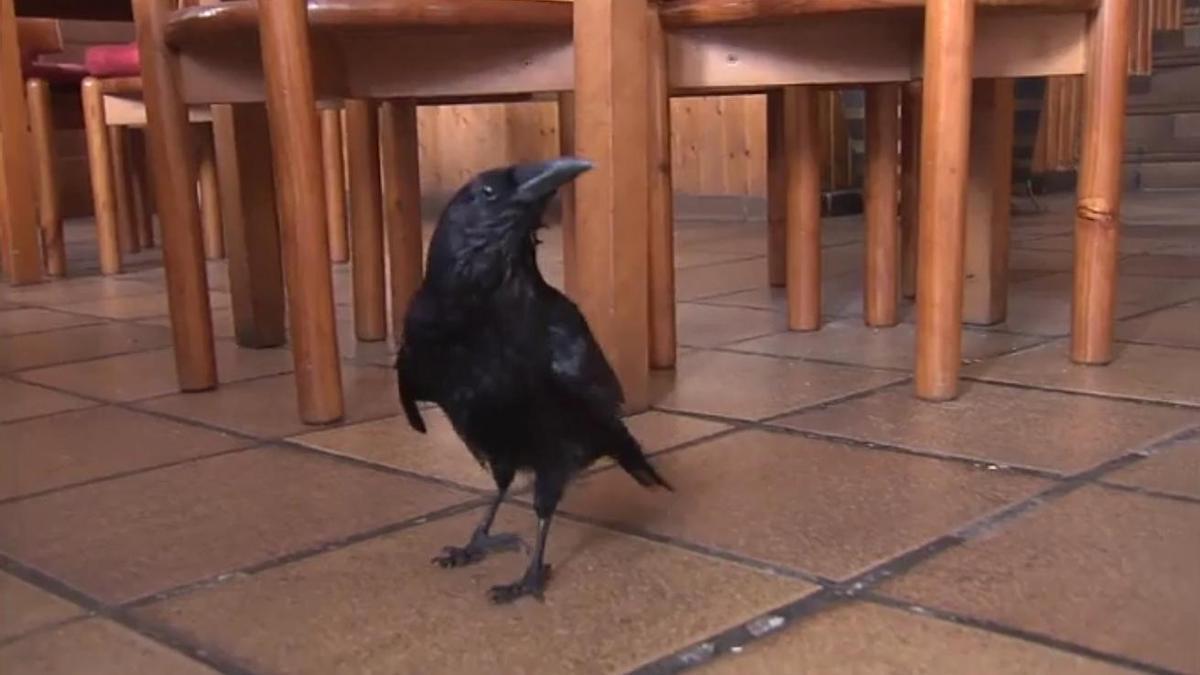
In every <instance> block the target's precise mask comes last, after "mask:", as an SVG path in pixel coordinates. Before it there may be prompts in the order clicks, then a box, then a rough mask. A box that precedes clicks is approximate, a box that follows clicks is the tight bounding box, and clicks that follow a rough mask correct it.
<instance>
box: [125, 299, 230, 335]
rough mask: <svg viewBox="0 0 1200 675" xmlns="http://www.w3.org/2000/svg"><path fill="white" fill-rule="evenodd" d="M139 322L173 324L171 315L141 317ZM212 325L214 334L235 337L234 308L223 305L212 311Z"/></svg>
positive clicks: (156, 324) (153, 324) (151, 324)
mask: <svg viewBox="0 0 1200 675" xmlns="http://www.w3.org/2000/svg"><path fill="white" fill-rule="evenodd" d="M138 323H140V324H145V325H147V326H163V327H166V328H169V327H170V326H171V317H169V316H153V317H150V318H147V319H139V320H138ZM212 327H213V336H214V337H218V338H233V337H235V336H236V335H237V332H236V331H235V330H234V327H233V310H232V309H230V308H229V307H222V308H219V309H214V310H213V311H212Z"/></svg>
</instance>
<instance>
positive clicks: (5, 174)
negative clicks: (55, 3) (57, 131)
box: [0, 0, 42, 284]
mask: <svg viewBox="0 0 1200 675" xmlns="http://www.w3.org/2000/svg"><path fill="white" fill-rule="evenodd" d="M24 88H25V87H24V81H23V80H22V79H21V54H20V52H19V50H18V46H17V22H16V19H15V18H14V11H13V3H12V0H0V258H3V265H2V267H3V269H4V270H5V272H6V273H7V274H8V280H9V282H10V283H13V284H31V283H36V282H39V281H41V280H42V253H41V248H40V247H39V246H38V221H37V205H36V203H35V197H34V191H35V189H36V187H35V182H34V178H33V172H32V171H30V169H31V167H30V166H29V159H30V157H32V154H33V147H32V140H31V139H30V137H29V110H28V107H27V106H26V104H25V96H24V91H23V90H24Z"/></svg>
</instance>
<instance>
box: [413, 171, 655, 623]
mask: <svg viewBox="0 0 1200 675" xmlns="http://www.w3.org/2000/svg"><path fill="white" fill-rule="evenodd" d="M591 166H592V165H591V164H590V163H589V162H587V161H585V160H581V159H576V158H571V157H566V158H560V159H554V160H551V161H547V162H541V163H530V164H520V165H516V166H511V167H508V168H503V169H494V170H491V171H486V172H484V173H482V174H480V175H478V176H476V177H475V178H474V179H473V180H471V182H469V183H467V184H466V185H465V186H463V187H462V188H461V189H460V190H459V191H458V192H457V193H456V194H455V195H454V197H453V199H451V200H450V203H449V204H448V205H447V206H446V209H445V210H444V211H443V212H442V215H441V218H440V219H439V220H438V225H437V229H436V230H435V232H434V234H433V239H432V241H431V242H430V244H429V253H428V258H427V260H426V266H425V279H424V281H423V283H422V285H421V288H420V289H419V290H418V291H417V292H416V294H415V295H414V296H413V299H412V301H411V303H410V304H409V306H408V311H407V314H406V315H405V319H404V335H403V339H402V344H401V347H400V351H399V354H398V355H397V357H396V375H397V380H398V384H399V388H400V401H401V403H402V404H403V407H404V412H405V414H406V415H407V417H408V421H409V424H411V425H412V427H413V428H414V429H416V430H418V431H421V432H424V431H425V423H424V421H423V420H422V419H421V414H420V411H419V410H418V408H417V402H418V401H430V402H433V403H435V404H437V405H438V407H440V408H441V409H442V410H443V411H444V412H445V413H446V417H447V418H448V419H449V420H450V424H451V425H452V426H453V427H454V430H455V432H457V434H458V435H459V437H460V438H462V440H463V442H464V443H465V444H466V446H467V448H468V449H469V450H470V451H471V454H472V455H474V456H475V459H476V460H478V461H479V462H480V463H481V464H483V465H484V466H485V467H487V468H488V469H490V470H491V473H492V477H493V478H494V479H495V481H496V488H497V493H496V497H495V500H494V501H492V502H491V504H490V506H489V507H488V509H487V511H486V512H485V513H484V516H483V520H482V521H481V522H480V523H479V526H478V527H477V528H475V532H474V534H472V535H471V539H470V541H468V542H467V544H466V545H465V546H462V547H457V546H448V547H446V548H445V549H444V550H443V552H442V554H441V555H439V556H437V557H436V558H434V559H433V562H435V563H437V564H439V565H441V566H443V567H459V566H462V565H468V564H471V563H474V562H477V561H479V560H481V559H483V557H484V556H485V555H487V554H488V553H489V552H493V551H499V550H514V549H517V548H520V547H521V546H522V545H521V540H520V539H519V538H518V537H516V536H515V535H512V534H492V533H491V527H492V521H493V520H494V518H495V516H496V509H497V508H499V506H500V502H501V501H503V499H504V495H505V493H506V492H507V491H508V488H509V486H510V485H511V484H512V481H513V478H514V476H515V474H516V472H518V471H532V472H533V474H534V488H533V503H534V510H535V511H536V512H537V519H538V534H537V544H536V546H535V547H534V550H533V553H532V556H531V559H530V562H529V567H528V569H527V570H526V571H525V574H524V576H522V577H521V578H520V579H518V580H517V581H516V582H515V583H512V584H506V585H503V586H496V587H493V588H492V589H491V591H490V597H491V599H492V601H493V602H497V603H504V602H511V601H513V600H515V599H517V598H519V597H521V596H523V595H532V596H534V597H536V598H538V599H541V598H542V591H543V589H544V588H545V585H546V581H547V578H548V576H549V571H550V568H549V566H548V565H545V564H544V563H543V555H544V552H545V548H546V534H547V532H548V531H549V529H550V520H551V518H552V517H553V515H554V511H555V509H556V508H557V506H558V502H559V500H560V499H561V498H562V495H563V490H564V488H565V487H566V485H567V483H568V482H569V481H570V480H571V478H572V477H573V476H575V475H576V474H578V473H579V472H580V471H582V470H583V469H585V468H587V467H588V466H590V465H591V464H592V463H593V462H595V461H596V460H597V459H599V458H601V457H604V456H608V457H612V458H613V459H615V460H616V462H617V464H618V465H620V466H621V468H623V469H624V470H625V471H627V472H629V474H630V475H631V476H633V478H634V479H635V480H637V482H638V483H641V484H642V485H644V486H647V487H656V486H659V487H664V488H667V489H668V490H669V489H671V488H670V486H669V485H668V484H667V482H666V481H665V480H663V478H662V477H661V476H660V475H659V474H658V472H657V471H655V470H654V468H653V467H652V466H651V465H650V464H649V463H648V462H647V461H646V457H645V455H644V454H643V453H642V448H641V446H640V445H639V444H638V442H637V440H635V439H634V438H633V436H632V435H631V434H630V433H629V430H628V429H626V428H625V425H624V424H623V423H622V422H621V419H620V406H621V404H622V403H623V402H624V398H623V394H622V391H621V386H620V384H619V383H618V382H617V378H616V375H615V374H614V373H613V370H612V367H611V366H610V365H609V363H608V361H607V360H606V359H605V357H604V354H603V353H602V352H601V351H600V347H599V346H598V345H597V344H596V340H595V338H594V337H593V336H592V333H591V331H590V330H589V328H588V325H587V321H586V320H585V319H584V317H583V314H581V313H580V311H579V309H578V308H577V307H576V306H575V304H574V303H573V302H571V301H570V300H569V299H568V298H567V297H566V296H565V295H563V294H562V293H560V292H559V291H558V290H557V289H555V288H554V287H552V286H550V284H548V283H546V281H545V279H543V278H542V274H541V272H540V271H539V270H538V266H537V259H536V255H535V251H536V247H537V244H538V243H539V242H538V239H537V230H538V229H539V228H541V227H542V226H543V222H542V217H543V215H544V212H545V210H546V206H547V204H548V203H549V202H550V199H551V197H552V196H553V195H554V193H555V192H556V191H557V189H558V188H559V187H560V186H562V185H564V184H566V183H568V182H570V181H571V180H573V179H574V178H575V177H576V176H578V175H579V174H581V173H583V172H585V171H587V170H588V169H590V168H591Z"/></svg>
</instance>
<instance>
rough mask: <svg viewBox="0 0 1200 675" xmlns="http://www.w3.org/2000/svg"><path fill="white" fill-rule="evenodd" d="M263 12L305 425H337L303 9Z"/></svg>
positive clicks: (337, 374)
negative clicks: (326, 423)
mask: <svg viewBox="0 0 1200 675" xmlns="http://www.w3.org/2000/svg"><path fill="white" fill-rule="evenodd" d="M258 11H259V34H260V35H261V36H262V55H263V65H264V74H265V79H266V88H267V109H268V111H269V113H270V114H269V117H270V122H271V147H272V149H273V151H274V157H275V175H276V179H277V180H276V185H277V187H278V189H279V190H280V193H281V194H280V199H279V202H280V204H281V206H282V214H281V215H282V218H281V219H280V221H281V222H282V223H283V229H284V237H283V241H284V246H285V252H284V264H285V265H286V267H287V273H286V279H287V281H288V286H289V291H290V292H289V293H288V310H289V317H290V318H289V321H290V323H291V328H292V331H291V333H292V351H293V354H294V355H295V360H296V390H297V395H298V397H299V402H300V417H301V419H303V420H304V421H305V422H308V423H310V424H320V423H325V422H333V421H335V420H338V419H340V418H341V417H342V415H343V410H344V409H343V402H342V378H341V362H340V356H339V353H338V346H337V324H336V319H335V315H334V306H333V277H332V273H331V271H330V267H329V231H328V228H327V227H326V225H325V190H324V186H323V176H322V175H321V174H322V171H321V130H320V128H319V125H318V122H317V104H316V97H315V94H314V92H313V76H312V52H311V47H310V44H309V35H308V16H307V11H306V5H305V3H304V0H278V1H277V2H264V3H261V4H260V5H259V7H258Z"/></svg>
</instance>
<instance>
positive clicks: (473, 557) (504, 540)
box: [431, 533, 529, 569]
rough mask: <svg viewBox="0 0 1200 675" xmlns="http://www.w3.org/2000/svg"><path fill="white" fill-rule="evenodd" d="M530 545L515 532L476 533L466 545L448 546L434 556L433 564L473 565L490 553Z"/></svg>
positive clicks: (447, 566)
mask: <svg viewBox="0 0 1200 675" xmlns="http://www.w3.org/2000/svg"><path fill="white" fill-rule="evenodd" d="M528 549H529V546H528V545H526V544H525V542H524V541H523V540H522V539H521V538H520V537H518V536H517V535H515V534H508V533H504V534H492V535H486V534H478V533H477V534H475V535H474V536H472V537H471V541H470V542H469V543H468V544H467V545H466V546H462V547H459V546H447V547H445V548H443V549H442V552H441V554H440V555H436V556H434V557H433V560H432V561H431V562H432V563H433V564H435V565H437V566H438V567H441V568H443V569H453V568H455V567H466V566H467V565H473V564H475V563H477V562H479V561H481V560H483V559H484V558H486V557H487V556H488V554H489V553H500V552H505V551H520V550H528Z"/></svg>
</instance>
